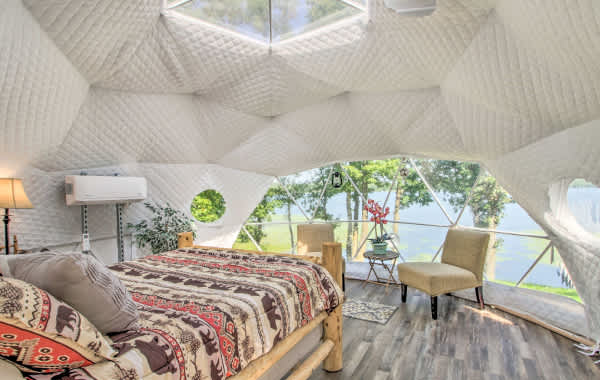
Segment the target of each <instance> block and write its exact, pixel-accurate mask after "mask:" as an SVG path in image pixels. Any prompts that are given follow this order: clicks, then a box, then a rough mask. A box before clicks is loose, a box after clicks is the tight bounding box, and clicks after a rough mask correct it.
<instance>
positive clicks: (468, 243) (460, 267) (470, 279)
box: [397, 228, 490, 319]
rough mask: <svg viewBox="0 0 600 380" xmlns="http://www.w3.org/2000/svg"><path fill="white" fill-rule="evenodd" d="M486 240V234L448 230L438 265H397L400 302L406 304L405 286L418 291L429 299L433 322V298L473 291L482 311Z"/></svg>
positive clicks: (434, 310)
mask: <svg viewBox="0 0 600 380" xmlns="http://www.w3.org/2000/svg"><path fill="white" fill-rule="evenodd" d="M489 240H490V235H489V234H488V233H487V232H480V231H473V230H467V229H460V228H452V229H449V230H448V234H447V235H446V240H445V242H444V248H443V251H442V262H441V263H403V264H399V265H398V266H397V268H398V280H399V281H400V283H401V288H402V302H403V303H404V302H406V293H407V287H409V286H410V287H411V288H415V289H418V290H421V291H422V292H425V293H427V294H429V295H430V296H431V316H432V317H433V319H437V296H439V295H441V294H447V293H451V292H454V291H457V290H462V289H470V288H475V295H476V297H477V302H479V306H480V308H482V309H483V308H484V302H483V289H482V285H483V267H484V265H485V257H486V254H487V250H488V245H489Z"/></svg>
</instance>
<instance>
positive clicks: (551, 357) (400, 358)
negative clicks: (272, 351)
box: [310, 280, 600, 380]
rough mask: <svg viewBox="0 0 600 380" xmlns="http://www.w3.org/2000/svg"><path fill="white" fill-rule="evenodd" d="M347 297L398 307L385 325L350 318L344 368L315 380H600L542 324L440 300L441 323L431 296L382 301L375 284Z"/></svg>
mask: <svg viewBox="0 0 600 380" xmlns="http://www.w3.org/2000/svg"><path fill="white" fill-rule="evenodd" d="M346 295H347V296H348V297H349V298H354V299H359V300H363V301H369V302H378V303H383V304H387V305H399V308H398V310H397V311H396V312H395V313H394V315H393V316H392V318H391V319H390V320H389V321H388V323H387V324H386V325H380V324H377V323H371V322H367V321H362V320H357V319H350V318H344V337H343V342H344V369H343V370H342V371H341V372H338V373H327V372H324V371H323V370H321V369H320V368H319V369H317V370H315V372H314V373H313V374H312V376H311V377H310V379H311V380H333V379H336V380H338V379H369V380H370V379H375V380H392V379H393V380H397V379H398V380H403V379H407V380H408V379H434V380H435V379H449V380H454V379H456V380H459V379H460V380H463V379H482V380H509V379H511V380H512V379H552V380H553V379H564V380H580V379H600V367H597V366H596V365H594V363H593V361H592V360H591V359H589V358H587V357H585V356H583V355H581V354H579V353H577V351H576V350H575V348H574V347H573V342H572V341H570V340H568V339H566V338H563V337H562V336H560V335H557V334H555V333H552V332H550V331H549V330H546V329H544V328H542V327H540V326H538V325H536V324H533V323H531V322H528V321H525V320H523V319H520V318H518V317H515V316H512V315H510V314H507V313H504V312H501V311H499V310H496V309H490V308H489V307H488V308H486V310H485V311H480V310H479V308H478V307H477V305H476V304H475V303H474V302H469V301H465V300H462V299H459V298H456V297H452V296H440V297H438V314H439V317H438V320H437V321H433V320H432V319H431V313H430V306H429V296H427V295H425V294H423V293H421V292H418V291H416V290H414V289H410V288H409V290H408V300H407V303H406V304H402V302H401V298H400V297H401V295H400V289H392V290H390V291H388V294H387V295H385V294H384V288H383V287H382V286H379V285H375V284H367V285H366V286H364V287H363V286H362V282H360V281H354V280H348V281H346Z"/></svg>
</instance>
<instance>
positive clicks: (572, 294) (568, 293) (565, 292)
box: [494, 280, 583, 303]
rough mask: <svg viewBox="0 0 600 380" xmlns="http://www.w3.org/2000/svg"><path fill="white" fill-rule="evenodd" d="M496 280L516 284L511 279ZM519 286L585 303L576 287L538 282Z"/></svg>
mask: <svg viewBox="0 0 600 380" xmlns="http://www.w3.org/2000/svg"><path fill="white" fill-rule="evenodd" d="M494 282H497V283H499V284H504V285H510V286H515V283H514V282H510V281H500V280H494ZM519 287H520V288H526V289H533V290H539V291H542V292H546V293H553V294H558V295H559V296H564V297H569V298H571V299H574V300H575V301H577V302H579V303H583V301H581V298H580V297H579V295H578V294H577V291H576V290H575V289H568V288H555V287H552V286H545V285H537V284H521V285H520V286H519Z"/></svg>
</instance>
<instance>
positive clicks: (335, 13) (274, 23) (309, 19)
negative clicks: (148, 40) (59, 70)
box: [167, 0, 365, 42]
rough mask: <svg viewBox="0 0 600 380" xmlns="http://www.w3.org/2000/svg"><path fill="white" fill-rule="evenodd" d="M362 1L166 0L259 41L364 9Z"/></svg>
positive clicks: (280, 37) (184, 11) (287, 35)
mask: <svg viewBox="0 0 600 380" xmlns="http://www.w3.org/2000/svg"><path fill="white" fill-rule="evenodd" d="M364 3H365V1H364V0H169V1H168V3H167V8H169V9H173V10H175V11H177V12H179V13H182V14H184V15H187V16H190V17H194V18H197V19H199V20H203V21H206V22H209V23H212V24H216V25H219V26H221V27H224V28H227V29H230V30H233V31H235V32H238V33H242V34H244V35H246V36H248V37H252V38H255V39H258V40H261V41H263V42H276V41H281V40H284V39H286V38H290V37H293V36H296V35H298V34H300V33H304V32H307V31H310V30H313V29H316V28H319V27H321V26H324V25H327V24H331V23H333V22H336V21H338V20H341V19H343V18H345V17H349V16H354V15H357V14H359V13H361V12H363V11H364V10H365V4H364Z"/></svg>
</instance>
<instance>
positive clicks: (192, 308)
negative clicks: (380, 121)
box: [29, 249, 343, 380]
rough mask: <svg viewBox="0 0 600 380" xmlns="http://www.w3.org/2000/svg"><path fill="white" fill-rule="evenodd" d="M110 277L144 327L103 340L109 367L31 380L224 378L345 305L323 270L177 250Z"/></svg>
mask: <svg viewBox="0 0 600 380" xmlns="http://www.w3.org/2000/svg"><path fill="white" fill-rule="evenodd" d="M111 269H112V270H113V271H114V272H116V273H117V274H118V275H119V277H120V278H121V280H122V281H123V282H124V284H125V285H126V286H127V288H128V289H129V291H130V292H131V295H132V297H133V299H134V300H135V301H136V302H137V303H138V304H139V310H140V325H141V326H142V327H143V328H142V329H141V330H137V331H131V332H127V333H123V334H118V335H114V336H111V338H112V340H113V342H114V347H115V348H116V349H117V350H118V354H117V355H116V357H115V359H114V361H106V362H102V363H97V364H93V365H91V366H88V367H85V368H79V369H72V370H70V371H68V372H66V373H62V374H58V375H57V374H55V375H35V376H31V377H29V378H30V379H35V380H41V379H43V380H112V379H114V380H130V379H131V380H134V379H144V380H153V379H157V380H158V379H161V380H162V379H177V380H184V379H188V380H199V379H224V378H226V377H229V376H232V375H235V374H236V373H238V372H239V371H240V370H242V369H243V368H244V367H246V366H247V365H248V363H249V362H250V361H252V360H254V359H256V358H258V357H259V356H261V355H263V354H265V353H267V352H269V351H270V350H271V348H272V347H273V346H274V345H275V344H277V342H279V341H281V340H282V339H284V338H285V337H287V336H288V335H289V334H291V333H292V332H293V331H294V330H296V329H297V328H299V327H301V326H303V325H305V324H307V323H308V322H309V321H310V320H311V319H313V318H314V317H315V316H317V315H318V314H319V313H321V312H322V311H331V310H333V309H334V308H335V307H336V306H338V305H339V304H341V303H342V300H343V294H342V292H341V290H340V288H339V287H338V285H337V284H336V283H335V281H334V280H333V278H332V277H331V276H330V275H329V273H328V272H327V271H326V270H325V269H324V268H322V267H320V266H318V265H316V264H313V263H311V262H307V261H303V260H300V259H296V258H289V257H284V256H263V255H252V254H247V253H240V252H236V251H233V250H226V251H222V250H204V249H179V250H176V251H171V252H167V253H164V254H161V255H153V256H146V257H145V258H143V259H139V260H136V261H130V262H125V263H121V264H117V265H113V266H112V267H111Z"/></svg>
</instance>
